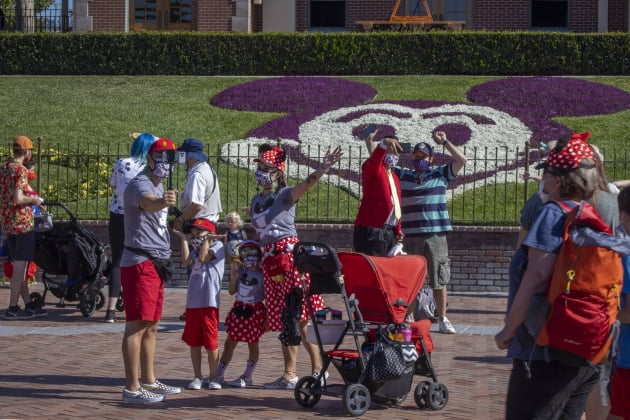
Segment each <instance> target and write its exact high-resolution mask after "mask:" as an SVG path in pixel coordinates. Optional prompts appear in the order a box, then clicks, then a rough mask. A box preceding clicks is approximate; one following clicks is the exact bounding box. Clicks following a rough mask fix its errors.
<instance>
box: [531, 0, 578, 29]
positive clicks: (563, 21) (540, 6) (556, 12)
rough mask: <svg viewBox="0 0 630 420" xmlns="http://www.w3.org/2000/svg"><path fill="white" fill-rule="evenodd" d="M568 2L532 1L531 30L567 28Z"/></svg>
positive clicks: (560, 0)
mask: <svg viewBox="0 0 630 420" xmlns="http://www.w3.org/2000/svg"><path fill="white" fill-rule="evenodd" d="M568 26H569V2H568V0H532V28H567V27H568Z"/></svg>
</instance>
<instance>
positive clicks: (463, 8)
mask: <svg viewBox="0 0 630 420" xmlns="http://www.w3.org/2000/svg"><path fill="white" fill-rule="evenodd" d="M467 3H468V1H467V0H445V1H444V20H467V19H466V17H467V15H468V10H467V6H468V5H467Z"/></svg>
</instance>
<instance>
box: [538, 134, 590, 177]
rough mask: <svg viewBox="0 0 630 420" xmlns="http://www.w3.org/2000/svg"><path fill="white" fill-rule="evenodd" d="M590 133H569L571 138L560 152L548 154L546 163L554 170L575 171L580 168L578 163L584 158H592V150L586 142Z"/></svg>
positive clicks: (553, 151)
mask: <svg viewBox="0 0 630 420" xmlns="http://www.w3.org/2000/svg"><path fill="white" fill-rule="evenodd" d="M590 135H591V132H590V131H587V132H585V133H571V138H570V139H569V141H568V143H567V145H566V146H564V148H563V149H562V150H560V151H557V150H555V149H554V150H552V151H551V152H549V156H548V158H547V163H548V164H549V166H552V167H554V168H562V169H575V168H579V167H580V162H582V159H584V158H592V157H593V149H592V148H591V146H589V144H588V143H587V142H586V139H587V138H588V136H590Z"/></svg>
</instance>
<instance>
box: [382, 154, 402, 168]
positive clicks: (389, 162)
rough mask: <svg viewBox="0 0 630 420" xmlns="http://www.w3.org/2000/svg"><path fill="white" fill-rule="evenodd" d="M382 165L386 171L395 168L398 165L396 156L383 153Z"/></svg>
mask: <svg viewBox="0 0 630 420" xmlns="http://www.w3.org/2000/svg"><path fill="white" fill-rule="evenodd" d="M383 164H384V165H385V167H386V168H387V169H389V168H391V167H393V166H396V165H397V164H398V156H396V155H393V154H391V153H385V158H383Z"/></svg>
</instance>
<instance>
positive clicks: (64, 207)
mask: <svg viewBox="0 0 630 420" xmlns="http://www.w3.org/2000/svg"><path fill="white" fill-rule="evenodd" d="M42 205H43V206H46V207H51V206H52V207H61V208H62V209H64V210H65V211H66V213H68V216H69V217H70V220H73V221H75V220H77V217H76V216H75V215H74V214H73V213H72V211H71V210H70V209H69V208H68V207H67V206H66V205H65V204H63V203H59V202H56V201H44V202H43V203H42Z"/></svg>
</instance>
